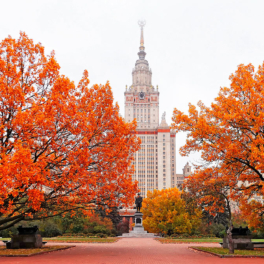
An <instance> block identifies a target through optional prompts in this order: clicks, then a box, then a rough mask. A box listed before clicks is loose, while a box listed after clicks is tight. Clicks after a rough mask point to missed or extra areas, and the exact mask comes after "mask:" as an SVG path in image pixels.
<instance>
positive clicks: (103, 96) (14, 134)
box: [0, 33, 140, 230]
mask: <svg viewBox="0 0 264 264" xmlns="http://www.w3.org/2000/svg"><path fill="white" fill-rule="evenodd" d="M59 70H60V66H59V64H58V62H57V61H56V59H55V55H54V52H52V53H51V55H50V56H47V57H46V56H45V55H44V47H43V46H42V45H41V44H34V43H33V41H32V40H31V39H29V38H28V37H27V35H26V34H25V33H20V37H19V39H17V40H15V39H12V38H11V37H8V38H6V39H4V40H3V41H2V42H1V43H0V110H1V116H0V157H1V162H0V219H1V220H0V230H1V229H3V228H6V227H7V224H8V225H10V226H11V225H13V224H14V223H16V222H18V221H20V220H23V219H25V218H27V217H33V218H34V219H38V218H42V217H46V216H51V215H56V214H60V213H62V212H65V211H71V210H74V209H76V208H83V209H86V208H89V206H90V205H91V204H92V205H93V207H94V206H103V207H104V209H107V208H109V207H115V206H119V205H122V206H125V205H127V204H130V203H133V198H134V194H135V193H136V192H137V184H136V183H133V182H132V178H131V177H132V173H133V167H132V166H131V162H132V161H133V154H134V153H135V152H136V151H137V150H138V149H139V146H140V140H139V139H138V138H137V137H136V136H135V134H134V131H135V129H136V122H135V121H133V122H132V123H126V122H125V121H124V119H123V118H122V117H121V116H120V115H119V107H118V105H117V104H116V105H114V103H113V94H112V91H111V87H110V85H109V83H106V84H105V85H93V86H91V87H88V85H89V79H88V72H87V71H84V74H83V77H82V79H81V80H80V82H79V84H78V85H77V86H76V85H75V84H74V82H72V81H70V79H69V78H67V77H66V76H64V75H61V74H60V73H59Z"/></svg>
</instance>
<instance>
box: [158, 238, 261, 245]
mask: <svg viewBox="0 0 264 264" xmlns="http://www.w3.org/2000/svg"><path fill="white" fill-rule="evenodd" d="M155 239H156V240H157V241H159V242H160V243H162V244H191V243H220V242H223V239H222V238H181V239H179V238H155ZM252 242H264V239H252Z"/></svg>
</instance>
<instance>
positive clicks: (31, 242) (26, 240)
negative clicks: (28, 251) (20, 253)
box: [6, 226, 42, 249]
mask: <svg viewBox="0 0 264 264" xmlns="http://www.w3.org/2000/svg"><path fill="white" fill-rule="evenodd" d="M17 230H18V235H14V236H13V237H12V238H11V242H10V243H9V244H6V246H7V248H12V249H15V248H17V249H18V248H41V247H42V237H41V235H40V234H39V232H38V227H37V226H33V227H22V226H19V227H18V229H17Z"/></svg>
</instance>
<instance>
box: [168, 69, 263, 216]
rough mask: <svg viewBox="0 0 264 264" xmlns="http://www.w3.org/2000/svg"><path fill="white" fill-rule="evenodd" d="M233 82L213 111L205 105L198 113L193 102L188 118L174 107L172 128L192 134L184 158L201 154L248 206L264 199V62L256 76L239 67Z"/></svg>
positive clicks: (233, 197) (250, 70) (236, 198)
mask: <svg viewBox="0 0 264 264" xmlns="http://www.w3.org/2000/svg"><path fill="white" fill-rule="evenodd" d="M230 80H231V85H230V88H227V87H224V88H221V90H220V93H219V95H218V97H217V98H216V99H215V101H214V102H213V103H212V104H211V107H206V106H205V105H204V104H203V103H202V102H199V103H198V106H199V108H200V109H199V111H198V110H197V109H196V107H195V106H193V105H191V104H190V105H189V114H188V115H186V114H184V113H182V112H180V111H179V110H177V109H174V112H173V124H172V128H174V129H176V130H177V132H179V131H185V132H188V139H187V142H186V144H185V146H183V147H182V148H181V150H180V152H181V154H182V155H188V154H189V153H190V152H192V151H200V153H201V157H202V159H203V160H204V161H205V163H206V164H210V166H213V167H215V169H216V170H217V174H218V175H222V179H221V180H223V181H224V182H225V184H226V185H228V186H229V187H230V195H231V198H232V199H234V200H239V201H240V202H241V204H247V202H248V199H249V198H250V197H252V196H253V195H255V194H257V195H259V196H263V195H264V177H263V175H264V103H263V102H264V88H263V87H264V64H263V65H261V66H259V69H258V71H257V72H256V73H255V72H254V67H253V66H252V65H251V64H249V65H247V66H245V65H239V67H238V69H237V71H236V72H235V74H232V75H231V76H230ZM198 169H199V168H198ZM200 169H201V170H202V168H200ZM212 180H213V177H212ZM206 181H210V179H207V180H206ZM261 212H262V213H263V212H264V206H263V205H261V208H260V210H259V213H261Z"/></svg>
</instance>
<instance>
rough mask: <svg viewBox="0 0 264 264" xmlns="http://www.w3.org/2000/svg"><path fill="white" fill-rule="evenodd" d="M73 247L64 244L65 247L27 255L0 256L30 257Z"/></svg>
mask: <svg viewBox="0 0 264 264" xmlns="http://www.w3.org/2000/svg"><path fill="white" fill-rule="evenodd" d="M74 247H76V246H75V245H72V246H66V247H63V248H57V249H53V250H49V251H43V252H37V253H32V254H28V255H0V257H32V256H36V255H42V254H46V253H50V252H55V251H60V250H65V249H69V248H74Z"/></svg>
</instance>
